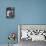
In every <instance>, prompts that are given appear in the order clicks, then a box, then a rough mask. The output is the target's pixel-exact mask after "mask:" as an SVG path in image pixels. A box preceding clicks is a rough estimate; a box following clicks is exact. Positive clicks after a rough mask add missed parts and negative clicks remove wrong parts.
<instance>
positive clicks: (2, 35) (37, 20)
mask: <svg viewBox="0 0 46 46" xmlns="http://www.w3.org/2000/svg"><path fill="white" fill-rule="evenodd" d="M8 6H13V7H15V18H14V19H7V18H6V7H8ZM17 24H46V0H0V44H1V43H8V39H7V36H8V34H9V32H18V31H17ZM16 42H17V40H16Z"/></svg>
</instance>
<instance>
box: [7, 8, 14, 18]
mask: <svg viewBox="0 0 46 46" xmlns="http://www.w3.org/2000/svg"><path fill="white" fill-rule="evenodd" d="M14 16H15V8H14V7H7V8H6V18H14Z"/></svg>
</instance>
